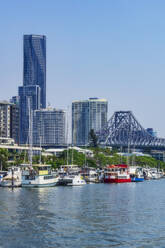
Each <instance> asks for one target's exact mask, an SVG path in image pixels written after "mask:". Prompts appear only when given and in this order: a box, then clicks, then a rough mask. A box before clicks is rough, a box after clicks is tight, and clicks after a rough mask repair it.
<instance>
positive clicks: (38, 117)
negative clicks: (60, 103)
mask: <svg viewBox="0 0 165 248" xmlns="http://www.w3.org/2000/svg"><path fill="white" fill-rule="evenodd" d="M65 123H66V112H65V111H64V110H58V109H53V108H47V109H40V110H35V111H34V117H33V144H34V145H36V146H39V145H40V144H41V146H42V147H56V146H64V145H65V144H66V141H65V134H66V133H65V129H66V128H65Z"/></svg>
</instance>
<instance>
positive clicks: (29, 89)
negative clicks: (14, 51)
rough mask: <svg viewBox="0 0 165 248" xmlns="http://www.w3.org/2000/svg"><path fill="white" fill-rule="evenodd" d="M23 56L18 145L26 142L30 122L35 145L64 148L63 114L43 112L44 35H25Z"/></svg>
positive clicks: (44, 85) (44, 82)
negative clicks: (62, 146)
mask: <svg viewBox="0 0 165 248" xmlns="http://www.w3.org/2000/svg"><path fill="white" fill-rule="evenodd" d="M23 56H24V66H23V86H20V87H19V99H20V100H19V103H20V143H21V144H26V143H29V125H30V122H33V143H34V145H40V143H41V145H44V146H50V144H51V145H61V144H62V145H63V144H64V143H65V139H64V138H63V137H65V126H64V124H65V112H60V111H58V110H52V111H50V109H46V36H44V35H24V46H23ZM31 113H32V115H31ZM30 116H32V118H31V119H30ZM41 130H42V132H41Z"/></svg>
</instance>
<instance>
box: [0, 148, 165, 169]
mask: <svg viewBox="0 0 165 248" xmlns="http://www.w3.org/2000/svg"><path fill="white" fill-rule="evenodd" d="M88 149H89V150H91V151H92V152H93V157H88V156H85V154H83V153H80V152H78V151H76V150H74V149H73V150H72V149H69V150H68V164H76V165H78V166H80V167H84V166H88V167H94V168H98V167H99V168H104V167H105V166H106V165H112V164H129V166H139V167H151V168H160V169H163V170H165V162H163V161H160V160H157V159H155V158H153V157H151V156H135V155H134V154H132V155H131V156H128V157H126V156H121V155H119V154H117V153H119V151H118V150H116V149H113V150H110V149H109V148H99V147H96V148H94V147H88ZM39 162H40V156H39V155H34V156H33V164H38V163H39ZM23 163H29V160H28V154H25V153H17V152H16V151H13V152H12V153H9V152H8V150H7V149H3V148H1V149H0V169H1V170H7V168H8V167H9V166H11V165H21V164H23ZM41 163H43V164H49V165H52V168H53V169H58V168H59V167H60V166H61V165H66V164H67V150H64V151H63V152H62V153H61V154H60V155H59V156H58V157H56V156H55V155H52V156H50V155H48V156H43V155H42V156H41Z"/></svg>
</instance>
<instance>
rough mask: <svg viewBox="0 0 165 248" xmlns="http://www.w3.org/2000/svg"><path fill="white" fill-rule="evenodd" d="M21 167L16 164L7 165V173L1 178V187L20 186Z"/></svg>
mask: <svg viewBox="0 0 165 248" xmlns="http://www.w3.org/2000/svg"><path fill="white" fill-rule="evenodd" d="M21 174H22V172H21V168H20V167H17V166H12V167H9V169H8V172H7V175H6V176H4V177H3V178H2V179H1V186H2V187H20V186H21V183H22V178H21Z"/></svg>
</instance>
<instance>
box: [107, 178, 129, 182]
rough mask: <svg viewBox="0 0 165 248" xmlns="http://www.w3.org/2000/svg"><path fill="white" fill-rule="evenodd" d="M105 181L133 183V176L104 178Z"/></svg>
mask: <svg viewBox="0 0 165 248" xmlns="http://www.w3.org/2000/svg"><path fill="white" fill-rule="evenodd" d="M104 183H131V178H122V179H121V178H104Z"/></svg>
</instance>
